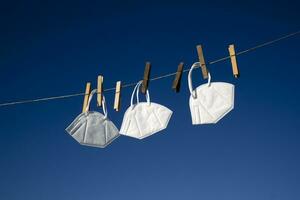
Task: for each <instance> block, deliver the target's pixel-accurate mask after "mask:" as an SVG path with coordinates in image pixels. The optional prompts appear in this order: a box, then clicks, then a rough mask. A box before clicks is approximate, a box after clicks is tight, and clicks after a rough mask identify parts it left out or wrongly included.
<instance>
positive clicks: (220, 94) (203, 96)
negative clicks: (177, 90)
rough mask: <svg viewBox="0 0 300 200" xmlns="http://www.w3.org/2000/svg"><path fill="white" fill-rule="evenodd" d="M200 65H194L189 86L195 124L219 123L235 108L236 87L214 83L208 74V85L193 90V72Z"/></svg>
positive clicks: (189, 76) (190, 72)
mask: <svg viewBox="0 0 300 200" xmlns="http://www.w3.org/2000/svg"><path fill="white" fill-rule="evenodd" d="M196 66H198V67H199V66H200V65H199V63H195V64H193V65H192V67H191V69H190V71H189V75H188V84H189V90H190V93H191V96H190V110H191V115H192V122H193V124H211V123H217V122H218V121H219V120H220V119H221V118H223V117H224V116H225V115H226V114H227V113H228V112H230V111H231V110H232V109H233V107H234V85H232V84H230V83H224V82H212V83H211V76H210V74H209V73H208V83H207V84H203V85H200V86H199V87H197V88H196V89H195V90H193V85H192V71H193V69H194V68H195V67H196Z"/></svg>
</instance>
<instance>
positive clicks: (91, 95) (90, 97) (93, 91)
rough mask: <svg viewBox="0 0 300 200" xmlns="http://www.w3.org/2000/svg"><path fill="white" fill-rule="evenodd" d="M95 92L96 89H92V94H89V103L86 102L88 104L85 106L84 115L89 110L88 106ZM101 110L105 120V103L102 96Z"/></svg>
mask: <svg viewBox="0 0 300 200" xmlns="http://www.w3.org/2000/svg"><path fill="white" fill-rule="evenodd" d="M96 92H97V89H93V90H92V92H91V93H90V96H89V101H88V104H87V106H86V109H85V113H87V112H88V111H89V108H90V104H91V101H92V98H93V95H94V94H95V93H96ZM102 110H103V114H104V118H105V119H106V118H107V108H106V101H105V97H104V95H103V98H102Z"/></svg>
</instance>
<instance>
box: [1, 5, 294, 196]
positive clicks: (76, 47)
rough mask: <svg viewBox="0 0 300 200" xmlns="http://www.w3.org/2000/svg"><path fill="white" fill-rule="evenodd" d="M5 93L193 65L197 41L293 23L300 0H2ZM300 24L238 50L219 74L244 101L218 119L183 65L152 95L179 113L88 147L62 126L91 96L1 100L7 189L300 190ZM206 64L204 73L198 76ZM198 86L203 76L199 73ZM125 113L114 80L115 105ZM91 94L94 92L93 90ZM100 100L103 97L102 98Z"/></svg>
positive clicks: (50, 91)
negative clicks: (202, 107)
mask: <svg viewBox="0 0 300 200" xmlns="http://www.w3.org/2000/svg"><path fill="white" fill-rule="evenodd" d="M0 7H1V8H0V11H1V12H0V15H1V17H0V22H1V27H0V29H1V31H0V36H1V37H0V42H1V47H0V85H1V86H0V87H1V95H0V102H7V101H13V100H19V99H31V98H38V97H47V96H53V95H63V94H71V93H78V92H84V89H85V83H86V82H87V81H91V82H92V86H93V88H95V86H96V79H97V75H98V74H102V75H103V76H104V82H105V83H104V84H105V87H106V88H108V87H114V85H115V82H116V81H118V80H122V81H123V83H129V82H134V81H138V80H140V79H141V78H142V76H143V71H144V65H145V61H151V63H152V74H151V75H152V76H157V75H161V74H166V73H170V72H173V71H176V69H177V65H178V63H179V62H181V61H183V62H184V63H185V68H188V67H189V66H190V65H191V64H192V63H193V62H195V61H197V53H196V45H197V44H202V45H203V48H204V53H205V58H206V60H207V61H212V60H214V59H217V58H220V57H223V56H226V55H228V51H227V47H228V45H229V44H232V43H234V44H235V46H236V50H237V51H240V50H244V49H247V48H248V47H252V46H254V45H256V44H258V43H261V42H264V41H268V40H270V39H274V38H276V37H280V36H282V35H284V34H287V33H290V32H294V31H298V30H299V28H300V24H299V18H300V15H299V12H298V8H299V2H297V1H291V2H287V1H276V2H272V1H269V2H268V1H264V2H262V1H256V0H255V1H247V2H245V1H243V2H241V1H226V2H225V1H224V2H220V1H219V2H218V1H194V2H192V1H181V2H180V1H178V2H177V1H169V2H167V1H164V2H163V1H157V2H155V1H151V2H142V1H110V2H104V1H103V2H102V1H89V2H87V1H66V0H62V1H51V2H40V1H18V2H9V3H8V2H2V3H1V6H0ZM299 45H300V37H299V36H298V37H295V38H291V39H288V40H285V41H282V42H280V43H277V44H274V45H272V46H269V47H265V48H262V49H259V50H257V51H254V52H251V53H248V54H245V55H241V56H240V57H238V64H239V67H240V71H241V77H240V79H234V78H233V76H232V72H231V64H230V62H229V61H225V62H222V63H218V64H216V65H212V66H211V67H210V68H209V70H210V71H211V74H212V78H213V81H226V82H230V83H233V84H235V86H236V96H235V109H234V110H233V111H232V112H230V113H229V114H228V115H227V116H226V117H225V118H224V119H222V120H221V121H220V122H219V123H218V124H216V125H202V126H193V125H192V124H191V117H190V111H189V106H188V99H189V92H188V87H187V74H184V75H183V79H182V89H181V92H180V93H178V94H176V93H174V92H173V91H172V90H171V84H172V81H173V77H172V78H167V79H163V80H160V81H155V82H151V83H150V87H149V89H150V94H151V99H152V101H154V102H156V103H160V104H162V105H165V106H167V107H168V108H170V109H171V110H173V112H174V114H173V116H172V119H171V121H170V123H169V126H168V128H167V129H165V130H164V131H162V132H160V133H159V134H156V135H154V136H152V137H149V138H147V139H145V140H141V141H139V140H135V139H132V138H128V137H120V138H118V139H117V140H115V141H114V142H113V143H112V144H111V145H110V146H108V147H107V148H106V149H97V148H88V147H84V146H80V145H79V144H77V143H76V141H75V140H73V139H72V138H71V137H70V136H69V135H68V134H67V133H66V132H65V131H64V129H65V128H66V127H67V126H68V125H69V124H70V123H71V122H72V120H73V119H74V118H75V117H76V116H77V115H78V114H79V113H80V112H81V107H82V100H83V99H82V97H74V98H69V99H63V100H53V101H47V102H40V103H34V104H27V105H16V106H10V107H2V108H0V121H1V127H0V134H1V140H0V198H1V199H5V200H16V199H30V200H41V199H43V200H47V199H64V200H66V199H72V200H81V199H90V200H93V199H105V200H109V199H130V200H132V199H174V200H175V199H205V200H221V199H222V200H227V199H228V200H241V199H243V200H248V199H249V200H253V199H256V200H266V199H270V200H271V199H272V200H279V199H289V200H296V199H299V198H300V192H299V191H300V190H299V188H300V181H299V180H300V172H299V168H300V160H299V153H300V147H299V142H300V136H299V128H300V123H299V122H300V121H299V112H300V106H299V100H300V94H299V92H298V90H299V88H298V85H299V76H298V74H299V72H300V70H299V60H298V59H299V52H298V50H299ZM197 74H198V75H197ZM194 79H195V82H194V85H197V84H201V83H203V82H204V81H203V80H202V78H201V72H200V70H197V71H195V72H194ZM131 91H132V88H125V89H123V90H122V107H121V111H120V112H115V111H114V110H113V109H112V108H113V99H114V94H113V93H111V92H110V93H105V96H106V99H107V102H108V106H109V109H108V115H109V118H110V119H111V120H112V121H113V122H114V123H115V124H116V125H117V127H120V125H121V122H122V118H123V114H124V112H125V110H126V108H127V107H128V106H129V101H130V95H131ZM94 104H96V102H95V101H94ZM93 109H98V108H96V107H95V106H94V107H93Z"/></svg>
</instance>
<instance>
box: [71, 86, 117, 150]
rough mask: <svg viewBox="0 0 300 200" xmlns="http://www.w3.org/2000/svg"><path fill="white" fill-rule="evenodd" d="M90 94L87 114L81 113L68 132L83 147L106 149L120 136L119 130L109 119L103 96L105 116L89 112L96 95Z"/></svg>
mask: <svg viewBox="0 0 300 200" xmlns="http://www.w3.org/2000/svg"><path fill="white" fill-rule="evenodd" d="M96 91H97V90H93V91H92V92H91V94H90V97H89V101H88V105H87V107H86V112H84V113H81V114H80V115H79V116H78V117H76V119H75V120H74V121H73V122H72V123H71V124H70V125H69V126H68V128H66V131H67V132H68V133H69V134H70V135H71V136H72V137H73V138H74V139H75V140H77V142H79V143H80V144H82V145H87V146H94V147H100V148H104V147H106V146H107V145H108V144H109V143H111V142H112V141H113V140H114V139H116V138H117V137H118V136H119V130H118V129H117V128H116V126H115V125H114V124H113V123H112V122H111V121H110V120H109V119H108V118H107V110H106V103H105V98H104V96H103V100H102V108H103V113H104V115H103V114H101V113H99V112H95V111H88V110H89V106H90V102H91V100H92V97H93V95H94V93H96Z"/></svg>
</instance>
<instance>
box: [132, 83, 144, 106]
mask: <svg viewBox="0 0 300 200" xmlns="http://www.w3.org/2000/svg"><path fill="white" fill-rule="evenodd" d="M141 83H142V81H139V82H138V83H137V84H136V86H135V87H134V89H133V91H132V94H131V101H130V102H131V103H130V105H131V106H133V98H134V94H135V91H136V90H137V89H138V88H139V85H140V84H141ZM136 101H137V103H139V98H138V96H137V97H136Z"/></svg>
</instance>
